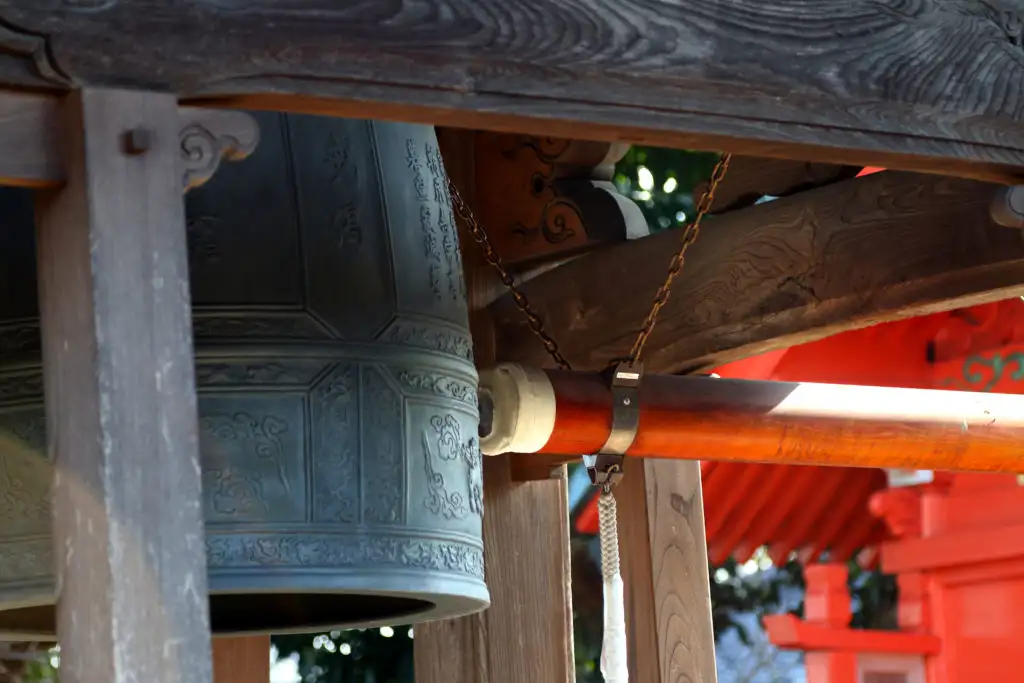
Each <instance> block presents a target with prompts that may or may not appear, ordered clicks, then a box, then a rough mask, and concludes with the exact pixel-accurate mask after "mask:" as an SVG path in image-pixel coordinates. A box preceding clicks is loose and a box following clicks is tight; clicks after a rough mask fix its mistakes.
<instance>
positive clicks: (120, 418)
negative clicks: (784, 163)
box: [37, 89, 211, 683]
mask: <svg viewBox="0 0 1024 683" xmlns="http://www.w3.org/2000/svg"><path fill="white" fill-rule="evenodd" d="M64 105H65V109H64V111H63V112H62V114H63V117H62V122H61V129H62V131H63V134H64V136H65V140H64V150H65V154H66V155H67V156H66V159H67V167H66V168H67V171H68V176H67V184H66V186H65V187H64V188H63V189H61V190H60V191H55V192H51V193H46V194H43V195H42V196H41V199H40V201H39V205H38V211H37V221H38V229H37V233H38V245H39V247H38V253H39V256H38V260H39V300H40V312H41V316H40V317H41V322H42V340H43V360H44V366H43V368H44V379H45V395H46V413H47V434H48V437H49V451H50V454H51V456H52V458H53V459H54V464H55V475H54V486H53V508H54V543H55V549H54V551H55V552H54V555H55V564H56V574H57V623H58V636H59V639H60V644H61V669H60V675H61V680H62V681H63V682H64V683H95V682H96V681H107V682H110V683H136V682H137V681H147V683H204V682H207V681H209V680H210V677H211V664H210V656H209V652H210V628H209V615H208V604H207V579H206V553H205V546H204V542H203V536H204V533H203V519H202V510H201V506H200V495H201V482H200V471H199V439H198V425H197V418H196V393H195V370H194V367H193V363H192V358H193V353H192V322H191V320H192V319H191V310H190V303H189V283H188V261H187V256H186V245H185V215H184V206H183V202H182V200H181V175H180V174H181V162H180V159H179V156H178V132H179V125H178V122H179V119H178V107H177V102H176V101H175V98H174V96H173V95H167V94H153V93H146V92H138V91H135V92H128V91H112V90H94V89H87V90H83V91H78V92H75V93H73V94H72V95H70V96H68V98H67V100H66V101H65V103H64ZM139 129H143V130H147V131H148V132H149V138H150V143H151V144H150V148H149V150H148V151H146V152H145V153H140V154H134V155H131V154H127V153H125V151H124V135H125V133H126V132H128V131H131V130H139Z"/></svg>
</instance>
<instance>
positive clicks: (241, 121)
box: [0, 92, 260, 191]
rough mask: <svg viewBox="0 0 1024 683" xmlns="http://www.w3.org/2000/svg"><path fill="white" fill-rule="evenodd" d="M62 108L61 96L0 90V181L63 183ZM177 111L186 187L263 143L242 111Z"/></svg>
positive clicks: (36, 186)
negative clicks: (58, 123) (60, 111)
mask: <svg viewBox="0 0 1024 683" xmlns="http://www.w3.org/2000/svg"><path fill="white" fill-rule="evenodd" d="M60 107H61V99H60V98H59V97H54V96H51V95H41V94H38V93H13V92H0V149H2V150H3V153H2V154H0V185H11V186H17V187H29V188H34V189H40V188H53V187H59V186H60V185H61V184H62V183H63V182H64V180H65V178H66V177H67V171H66V169H65V160H64V158H63V156H62V150H61V146H60V140H59V137H60V130H61V129H60V126H59V125H57V121H58V118H59V116H58V113H59V110H60ZM179 114H180V126H179V144H178V153H179V155H180V157H181V162H182V181H181V184H182V189H183V190H184V191H188V190H191V189H193V188H196V187H199V186H200V185H202V184H203V183H205V182H206V181H207V180H209V179H210V178H211V177H213V174H214V173H215V172H216V171H217V168H218V166H220V163H221V161H222V160H228V161H240V160H242V159H245V158H246V157H248V156H249V155H250V154H252V153H253V152H254V151H255V149H256V145H257V144H259V139H260V129H259V125H257V123H256V120H255V119H254V118H253V117H252V116H250V115H249V114H246V113H244V112H239V111H231V110H217V109H203V108H197V107H181V108H180V109H179Z"/></svg>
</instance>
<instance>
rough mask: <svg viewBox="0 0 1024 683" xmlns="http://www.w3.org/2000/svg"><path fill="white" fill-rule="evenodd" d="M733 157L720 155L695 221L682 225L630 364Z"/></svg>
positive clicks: (636, 358)
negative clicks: (676, 243)
mask: <svg viewBox="0 0 1024 683" xmlns="http://www.w3.org/2000/svg"><path fill="white" fill-rule="evenodd" d="M731 159H732V155H731V154H723V155H722V156H721V158H719V160H718V163H717V164H715V168H714V170H713V171H711V180H710V181H709V182H708V187H707V189H706V190H704V194H702V195H701V197H700V201H699V202H697V216H696V217H695V218H694V219H693V222H692V223H690V224H689V225H687V226H686V227H685V228H683V236H682V237H681V238H680V244H679V251H677V252H676V255H675V256H673V257H672V261H671V263H669V266H668V274H667V275H666V276H665V282H664V283H663V284H662V285H661V287H660V288H659V289H658V293H657V294H655V295H654V301H652V302H651V310H650V312H649V313H648V314H647V318H646V319H645V320H644V324H643V327H641V328H640V332H639V333H638V334H637V336H636V341H635V342H633V348H631V349H630V350H629V358H628V362H629V363H630V365H633V364H635V363H637V362H638V361H639V360H640V354H641V353H643V350H644V344H646V343H647V340H648V339H649V338H650V336H651V332H653V331H654V325H655V324H656V323H657V322H658V314H659V313H661V308H662V307H663V306H664V305H665V304H666V303H668V298H669V296H671V294H672V283H673V281H675V279H676V276H677V275H679V271H681V270H682V269H683V262H684V261H685V259H686V250H687V249H689V248H690V246H691V245H692V244H693V243H694V242H696V241H697V235H699V234H700V224H701V222H702V221H703V220H704V216H705V215H706V214H707V212H708V211H710V210H711V204H712V202H714V201H715V191H716V190H718V184H719V183H721V182H722V178H724V177H725V172H726V171H727V170H729V161H730V160H731Z"/></svg>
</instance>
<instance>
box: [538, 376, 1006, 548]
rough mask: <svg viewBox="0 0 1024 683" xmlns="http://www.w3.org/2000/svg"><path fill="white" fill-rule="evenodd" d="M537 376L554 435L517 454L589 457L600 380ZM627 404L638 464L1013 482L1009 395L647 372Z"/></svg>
mask: <svg viewBox="0 0 1024 683" xmlns="http://www.w3.org/2000/svg"><path fill="white" fill-rule="evenodd" d="M546 373H547V376H548V378H549V379H550V381H551V386H552V388H553V391H554V395H555V400H554V405H552V406H551V409H550V410H551V412H553V413H554V429H553V430H552V432H551V436H550V437H549V438H548V440H547V442H546V443H545V444H544V445H543V446H542V447H540V448H539V449H538V450H537V454H538V455H535V454H530V455H522V456H520V457H522V458H525V459H531V458H537V457H540V459H541V460H542V461H548V462H550V460H549V459H546V458H544V457H543V454H548V455H552V456H563V457H571V456H564V455H563V454H568V453H594V452H596V451H597V450H598V449H600V448H601V446H603V445H604V444H605V442H606V441H607V440H608V437H609V436H610V432H611V422H612V406H613V401H612V396H611V392H610V390H609V388H608V385H607V379H605V378H604V377H602V376H601V374H600V373H597V372H589V373H588V372H580V371H571V372H570V371H563V370H548V371H546ZM637 403H638V408H639V410H640V426H639V428H638V429H637V433H636V439H635V440H634V441H633V443H632V445H631V446H630V447H629V449H628V450H627V451H626V455H627V456H629V457H637V458H655V459H659V458H660V459H665V460H673V459H679V460H687V459H689V460H692V459H704V460H716V461H720V462H761V463H775V464H790V465H822V466H831V467H870V468H897V469H912V470H918V469H920V470H940V471H977V472H1005V473H1011V474H1012V473H1014V472H1015V471H1016V470H1018V469H1020V442H1021V441H1024V397H1018V396H1015V395H1004V394H979V393H977V392H971V391H945V390H937V389H899V388H892V387H862V386H844V385H838V384H819V383H798V382H765V381H754V380H739V379H718V378H712V377H688V376H682V375H664V374H653V373H648V374H647V375H646V376H645V378H644V381H643V385H642V386H641V387H640V392H639V398H638V400H637ZM868 527H870V524H869V525H868ZM791 529H792V527H791ZM868 530H869V531H870V529H868ZM785 555H786V554H783V555H782V557H783V558H785ZM840 557H842V555H840Z"/></svg>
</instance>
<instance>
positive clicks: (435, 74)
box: [0, 0, 1024, 180]
mask: <svg viewBox="0 0 1024 683" xmlns="http://www.w3.org/2000/svg"><path fill="white" fill-rule="evenodd" d="M1019 21H1020V10H1019V8H1018V7H1017V6H1015V5H1013V4H1007V9H1006V10H1005V11H1001V8H1000V7H996V6H994V4H993V2H991V0H933V1H932V2H928V3H913V4H911V5H906V4H900V3H896V4H893V3H879V2H878V1H877V0H819V1H817V2H804V3H793V2H792V0H735V1H733V2H729V3H711V4H709V3H707V2H703V1H702V0H656V1H654V2H641V0H624V1H623V2H619V3H611V4H609V3H600V2H596V1H595V0H535V1H534V2H531V3H530V4H529V5H525V4H521V3H515V4H512V5H510V4H509V3H508V2H507V1H506V0H478V1H477V2H464V1H461V0H418V1H417V2H413V1H412V0H405V1H402V2H392V3H387V4H384V5H381V4H380V3H366V2H357V1H356V0H345V1H341V2H339V1H337V0H306V1H304V2H295V1H294V0H191V1H190V2H188V3H182V2H180V0H148V1H147V2H145V3H138V2H126V1H124V0H75V1H74V2H68V1H67V0H3V2H2V3H0V26H2V27H3V28H2V29H0V55H2V58H0V87H7V88H12V87H22V88H23V87H28V86H33V87H37V88H54V89H61V88H67V87H69V85H71V84H93V85H98V84H108V85H109V84H114V83H116V84H121V85H130V86H133V87H160V88H166V89H169V90H171V91H173V92H176V93H178V94H179V95H182V96H188V97H228V98H237V99H234V100H233V101H230V102H228V105H229V106H233V107H235V108H256V107H269V108H276V109H285V110H301V111H304V112H306V113H317V112H318V111H320V112H324V113H331V114H334V115H345V116H358V117H368V118H399V119H404V120H415V121H424V120H426V121H430V122H432V123H436V124H440V125H447V126H455V127H468V128H482V129H488V130H497V131H507V132H521V133H530V134H534V135H539V136H546V135H551V136H557V137H566V138H577V139H595V140H608V141H616V140H627V141H631V142H636V143H643V144H650V145H660V146H669V147H695V148H700V149H709V148H710V149H725V150H729V151H734V152H742V153H746V154H753V155H758V156H771V157H775V156H778V157H784V158H791V159H816V160H819V161H824V162H829V163H843V164H865V165H870V164H875V165H882V166H886V167H888V168H901V169H906V170H929V171H938V172H944V173H950V174H962V175H973V176H976V177H984V178H992V179H1000V180H1009V179H1013V178H1017V177H1019V176H1020V173H1021V167H1024V130H1022V128H1021V126H1020V125H1019V121H1020V120H1021V118H1024V95H1022V91H1021V88H1020V87H1019V84H1020V82H1021V79H1022V77H1024V60H1022V59H1021V48H1020V37H1019V29H1018V24H1019ZM214 35H215V36H217V39H216V40H197V39H196V36H214Z"/></svg>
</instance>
